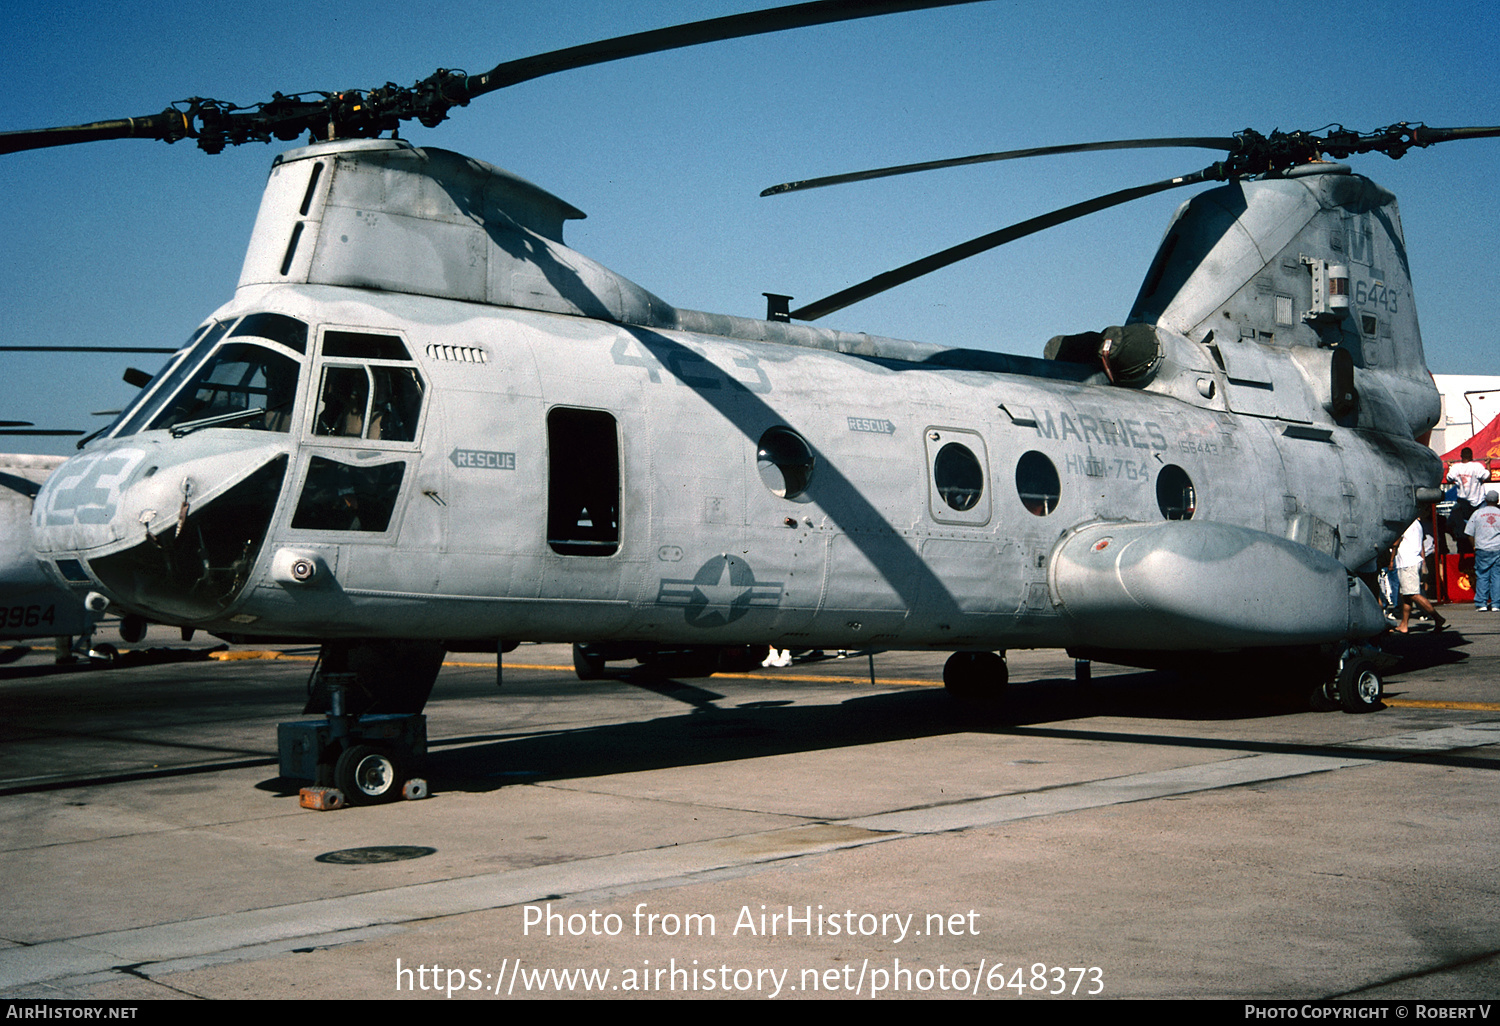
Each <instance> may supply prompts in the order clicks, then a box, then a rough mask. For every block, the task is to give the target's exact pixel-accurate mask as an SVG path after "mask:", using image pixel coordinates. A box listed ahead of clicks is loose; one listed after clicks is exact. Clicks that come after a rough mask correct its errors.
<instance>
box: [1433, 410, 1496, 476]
mask: <svg viewBox="0 0 1500 1026" xmlns="http://www.w3.org/2000/svg"><path fill="white" fill-rule="evenodd" d="M1464 449H1473V450H1474V458H1475V459H1476V460H1478V461H1479V462H1480V463H1483V464H1484V465H1485V466H1488V467H1490V470H1491V471H1493V470H1494V469H1495V468H1494V467H1493V466H1492V465H1491V463H1490V461H1491V460H1500V417H1496V418H1495V419H1494V420H1492V421H1490V422H1489V423H1488V424H1486V425H1485V426H1484V427H1482V428H1480V429H1479V431H1478V432H1477V433H1476V434H1475V435H1474V437H1473V438H1471V439H1469V440H1468V441H1467V442H1462V443H1460V444H1458V445H1455V446H1454V447H1453V448H1452V449H1451V450H1450V451H1448V452H1445V453H1443V465H1444V466H1446V465H1448V464H1449V463H1457V462H1458V461H1459V460H1460V459H1461V458H1462V457H1461V453H1462V452H1463V450H1464ZM1492 476H1493V475H1492Z"/></svg>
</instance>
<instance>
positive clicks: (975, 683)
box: [943, 652, 1010, 712]
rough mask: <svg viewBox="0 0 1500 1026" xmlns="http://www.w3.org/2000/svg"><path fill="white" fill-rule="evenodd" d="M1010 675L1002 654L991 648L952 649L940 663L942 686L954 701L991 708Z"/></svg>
mask: <svg viewBox="0 0 1500 1026" xmlns="http://www.w3.org/2000/svg"><path fill="white" fill-rule="evenodd" d="M1009 678H1010V671H1009V668H1008V667H1007V666H1006V665H1005V657H1004V656H1002V655H999V654H997V653H995V652H954V653H953V654H952V655H951V656H949V657H948V661H947V662H946V663H944V664H943V687H944V688H946V689H947V691H948V695H949V696H950V697H951V698H952V699H953V701H954V702H956V703H957V704H958V705H960V706H961V707H963V708H965V709H969V710H973V711H975V712H985V711H993V710H995V709H996V708H998V707H999V705H1000V696H1001V693H1002V692H1003V691H1004V690H1005V684H1006V682H1007V681H1008V680H1009Z"/></svg>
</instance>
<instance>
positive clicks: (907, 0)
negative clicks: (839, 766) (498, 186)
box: [467, 0, 979, 97]
mask: <svg viewBox="0 0 1500 1026" xmlns="http://www.w3.org/2000/svg"><path fill="white" fill-rule="evenodd" d="M977 2H979V0H853V2H851V0H817V2H815V3H804V4H795V5H793V6H790V7H775V8H772V9H770V10H766V11H750V12H747V13H745V14H731V15H728V16H726V17H723V18H710V19H708V20H707V21H695V22H692V23H690V24H687V25H674V26H672V27H670V28H662V29H652V30H650V31H648V32H637V33H635V34H633V35H628V36H618V37H616V38H614V39H603V40H600V41H599V42H597V43H585V44H583V45H581V46H570V47H568V48H567V49H564V50H553V51H552V52H551V53H543V54H537V55H536V56H534V57H523V58H521V59H519V60H514V61H506V62H505V63H503V64H498V65H496V66H495V67H493V68H491V69H490V70H489V71H487V72H485V73H484V74H483V75H470V76H469V78H468V82H467V93H468V96H470V97H474V96H480V95H482V94H484V93H488V92H491V91H493V90H496V89H503V88H504V87H506V86H510V85H516V84H517V83H520V82H527V81H530V80H531V79H533V78H541V77H542V76H543V75H551V74H554V73H555V72H559V71H569V70H571V69H573V68H583V67H587V66H589V65H590V64H604V63H606V62H608V61H618V60H624V59H625V58H627V57H640V56H644V55H645V54H648V53H661V52H662V51H664V50H678V49H681V48H682V47H685V46H698V45H699V44H701V43H715V42H719V41H721V40H725V39H740V38H743V37H745V36H758V35H763V34H765V33H767V32H784V31H786V30H787V29H795V28H806V27H808V26H812V25H827V24H831V23H833V22H838V21H853V20H855V19H858V18H875V17H879V16H880V15H884V14H899V13H901V12H904V11H917V10H925V9H927V8H932V7H953V6H957V5H959V4H969V3H977Z"/></svg>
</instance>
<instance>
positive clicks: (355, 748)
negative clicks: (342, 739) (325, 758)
mask: <svg viewBox="0 0 1500 1026" xmlns="http://www.w3.org/2000/svg"><path fill="white" fill-rule="evenodd" d="M333 782H334V785H335V786H336V787H337V788H338V789H339V790H340V791H342V792H344V797H345V798H346V799H347V800H348V802H349V804H350V805H376V804H379V803H380V802H389V801H394V800H395V799H397V798H399V797H401V789H402V787H403V786H404V785H405V784H406V773H405V770H404V769H403V768H402V766H401V763H400V761H399V760H397V758H396V756H395V754H394V753H392V752H389V751H386V750H385V749H383V748H377V747H376V746H374V745H350V746H349V747H348V748H346V749H344V750H343V752H341V753H340V754H339V759H338V762H337V763H335V764H334V767H333Z"/></svg>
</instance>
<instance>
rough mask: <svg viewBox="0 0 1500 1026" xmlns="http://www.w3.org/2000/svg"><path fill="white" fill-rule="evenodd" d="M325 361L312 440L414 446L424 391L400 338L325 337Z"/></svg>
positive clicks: (353, 334) (334, 333) (348, 334)
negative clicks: (360, 441) (356, 439)
mask: <svg viewBox="0 0 1500 1026" xmlns="http://www.w3.org/2000/svg"><path fill="white" fill-rule="evenodd" d="M323 359H324V363H323V373H322V378H321V380H320V381H319V383H318V395H317V408H316V412H315V413H314V417H313V434H314V435H321V436H323V437H325V438H360V439H364V440H365V441H375V442H414V441H416V439H417V421H418V418H419V417H420V416H421V413H422V395H423V392H424V390H425V386H424V384H423V381H422V376H421V375H420V374H419V373H417V369H416V366H415V365H414V364H413V363H412V362H411V356H410V354H409V353H408V352H407V349H406V344H405V343H404V342H402V341H401V339H400V338H398V337H397V336H395V335H376V334H370V333H366V332H356V331H325V332H324V333H323ZM356 360H357V361H359V362H354V361H356ZM398 361H399V362H398Z"/></svg>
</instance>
